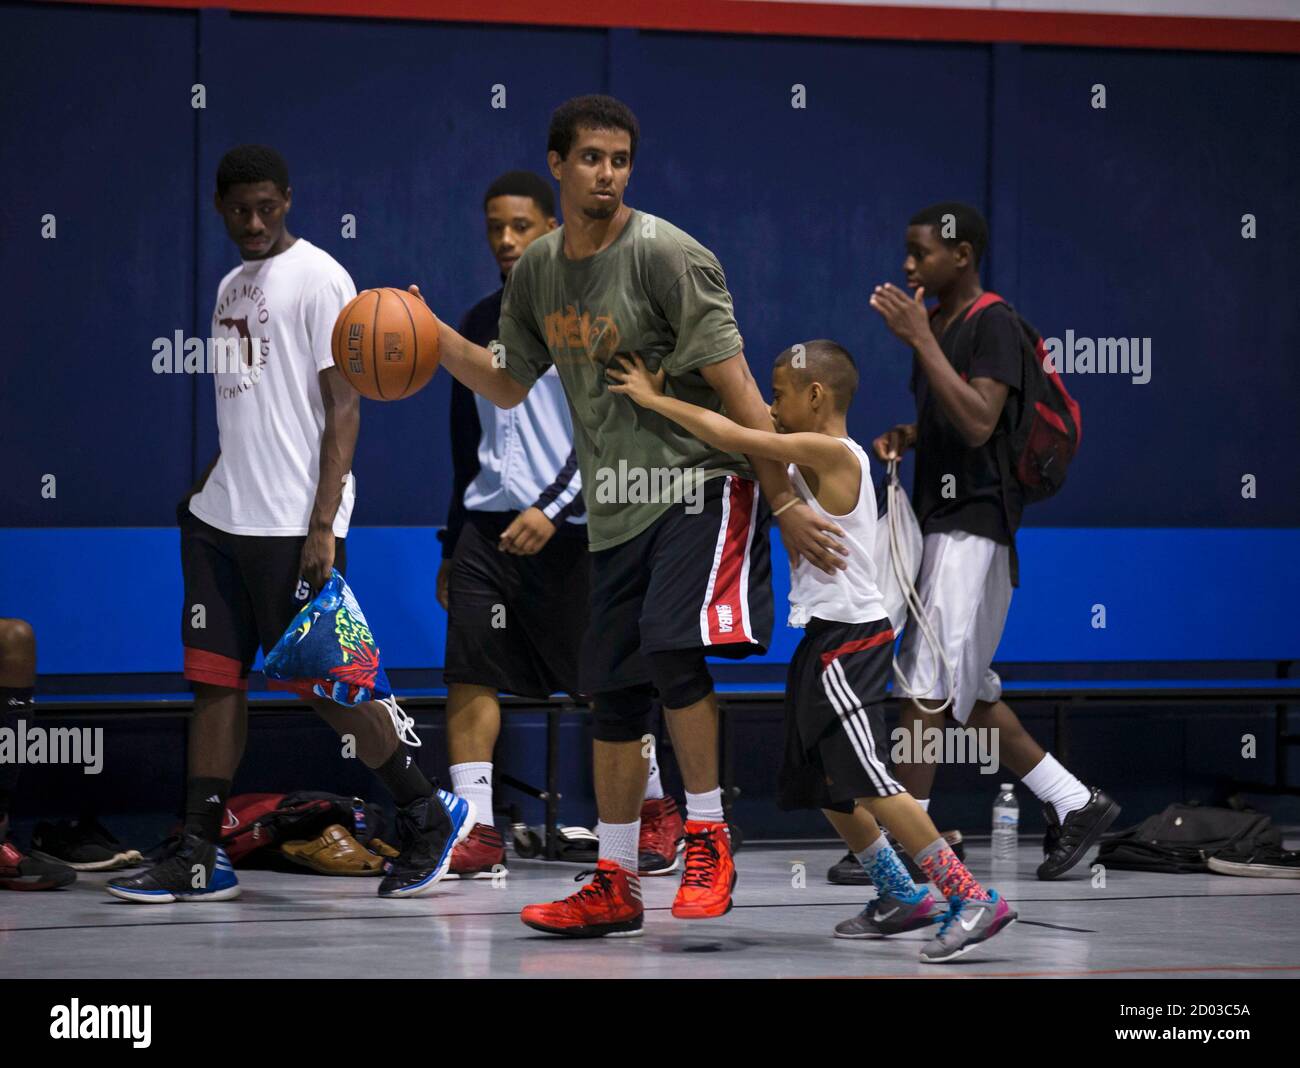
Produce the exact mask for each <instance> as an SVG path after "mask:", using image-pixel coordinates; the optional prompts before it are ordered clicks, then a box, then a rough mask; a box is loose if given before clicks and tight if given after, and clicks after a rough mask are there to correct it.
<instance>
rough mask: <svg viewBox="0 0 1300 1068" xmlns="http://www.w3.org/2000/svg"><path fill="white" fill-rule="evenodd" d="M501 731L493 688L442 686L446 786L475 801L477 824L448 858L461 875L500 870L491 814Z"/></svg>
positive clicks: (500, 847)
mask: <svg viewBox="0 0 1300 1068" xmlns="http://www.w3.org/2000/svg"><path fill="white" fill-rule="evenodd" d="M500 735H501V700H500V698H499V697H498V696H497V691H496V689H495V688H493V687H490V686H476V685H473V684H472V683H462V682H453V683H450V684H449V685H448V687H447V759H448V763H449V764H450V769H449V771H450V775H451V788H452V790H453V791H454V792H455V793H456V794H457V795H458V796H460V797H463V798H465V799H466V800H467V801H472V802H474V811H475V813H476V814H477V822H476V823H475V825H474V828H473V830H472V831H471V832H470V836H469V838H467V839H466V840H465V841H464V842H463V843H462V844H461V845H460V846H458V847H457V849H456V855H455V856H454V857H453V858H452V872H453V873H454V874H456V875H458V876H459V877H460V878H464V879H477V878H489V877H491V876H492V874H493V873H494V869H496V870H497V871H498V872H504V871H505V870H506V868H505V852H506V851H505V839H504V837H503V836H502V835H501V832H499V831H498V830H497V829H496V821H495V818H494V815H493V792H492V776H493V774H494V772H495V767H494V760H495V752H496V745H497V739H498V738H499V737H500Z"/></svg>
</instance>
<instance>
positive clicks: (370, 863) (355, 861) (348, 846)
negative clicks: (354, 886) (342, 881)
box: [280, 823, 397, 875]
mask: <svg viewBox="0 0 1300 1068" xmlns="http://www.w3.org/2000/svg"><path fill="white" fill-rule="evenodd" d="M372 849H373V850H375V852H373V853H372V852H371V850H372ZM280 852H281V853H283V854H284V855H285V856H286V857H288V858H289V859H290V860H292V861H293V862H294V863H295V864H301V865H302V866H303V867H304V868H310V869H311V870H312V871H316V872H320V873H321V874H322V875H382V874H383V870H384V859H385V858H392V857H395V856H397V850H395V849H393V847H392V846H390V845H388V844H387V843H386V842H383V841H381V840H380V839H378V838H373V839H371V841H370V849H367V848H366V847H365V846H363V845H362V844H361V843H360V842H358V841H357V840H356V839H355V838H353V837H352V835H350V834H349V833H348V832H347V831H346V830H345V829H344V828H343V827H342V826H341V825H340V824H337V823H332V824H330V825H329V826H328V827H326V828H325V830H324V831H322V832H321V833H320V834H319V835H317V836H316V837H315V838H312V839H304V840H300V841H295V842H281V843H280Z"/></svg>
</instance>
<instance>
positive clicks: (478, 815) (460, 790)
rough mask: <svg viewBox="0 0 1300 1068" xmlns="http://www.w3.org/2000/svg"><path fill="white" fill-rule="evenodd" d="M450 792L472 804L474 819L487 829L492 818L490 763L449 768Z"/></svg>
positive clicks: (486, 761) (476, 763) (482, 762)
mask: <svg viewBox="0 0 1300 1068" xmlns="http://www.w3.org/2000/svg"><path fill="white" fill-rule="evenodd" d="M451 791H452V793H454V794H455V795H456V796H457V797H463V798H464V799H465V800H466V801H473V802H474V818H475V821H476V822H478V823H485V824H487V825H488V826H489V827H491V826H493V825H494V823H495V822H496V821H495V820H494V819H493V817H492V762H491V761H490V760H479V761H474V762H471V763H468V764H453V765H452V766H451Z"/></svg>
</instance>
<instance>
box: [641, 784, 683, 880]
mask: <svg viewBox="0 0 1300 1068" xmlns="http://www.w3.org/2000/svg"><path fill="white" fill-rule="evenodd" d="M683 833H684V828H683V827H682V814H681V813H680V812H679V811H678V810H677V802H676V801H674V800H673V799H672V798H671V797H658V798H654V799H651V800H647V801H646V802H645V804H643V805H642V806H641V840H640V842H639V843H638V844H637V853H638V854H639V859H638V861H637V866H638V867H639V868H640V869H641V870H640V872H639V873H638V874H640V875H668V874H671V873H672V872H675V871H676V870H677V844H678V843H679V842H680V841H681V840H682V834H683Z"/></svg>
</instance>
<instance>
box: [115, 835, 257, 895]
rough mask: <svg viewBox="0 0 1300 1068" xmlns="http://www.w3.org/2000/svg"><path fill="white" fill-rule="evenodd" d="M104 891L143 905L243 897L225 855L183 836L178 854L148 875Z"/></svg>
mask: <svg viewBox="0 0 1300 1068" xmlns="http://www.w3.org/2000/svg"><path fill="white" fill-rule="evenodd" d="M105 889H106V890H108V892H109V893H110V894H112V895H113V896H114V897H120V898H121V899H122V900H123V901H136V902H139V903H140V904H144V905H168V904H171V903H172V902H174V901H231V900H233V899H234V898H237V897H238V896H239V894H240V889H239V879H238V878H237V877H236V876H235V869H234V868H233V867H231V864H230V858H229V857H228V856H226V851H225V850H224V849H222V848H221V847H220V846H217V845H214V844H213V843H211V842H208V841H205V840H204V839H202V838H200V837H198V836H197V835H194V834H186V835H182V836H181V840H180V843H179V844H178V845H177V847H176V850H175V851H174V852H173V853H172V854H171V855H170V856H168V857H167V858H166V859H164V860H162V861H160V862H159V863H158V864H156V865H154V866H153V867H152V868H150V869H149V870H148V871H146V872H143V873H142V874H140V875H135V876H132V877H130V878H123V879H114V880H113V881H112V882H110V883H108V885H107V886H106V887H105Z"/></svg>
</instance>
